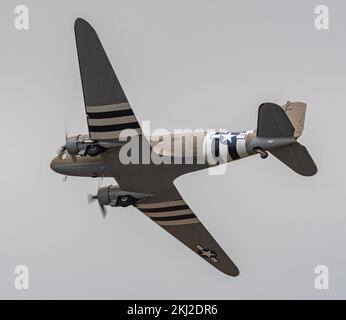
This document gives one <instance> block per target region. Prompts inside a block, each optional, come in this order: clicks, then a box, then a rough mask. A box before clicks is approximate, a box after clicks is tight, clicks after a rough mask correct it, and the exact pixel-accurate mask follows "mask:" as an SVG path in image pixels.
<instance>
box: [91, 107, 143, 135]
mask: <svg viewBox="0 0 346 320" xmlns="http://www.w3.org/2000/svg"><path fill="white" fill-rule="evenodd" d="M86 112H87V115H88V116H87V119H88V126H89V132H90V138H91V139H94V140H107V139H118V138H119V135H120V132H121V131H122V130H125V129H134V130H136V131H137V133H138V134H141V133H142V131H141V128H140V126H139V123H138V121H137V119H136V117H135V115H134V113H133V111H132V109H131V106H130V104H129V103H128V102H123V103H117V104H110V105H103V106H87V107H86Z"/></svg>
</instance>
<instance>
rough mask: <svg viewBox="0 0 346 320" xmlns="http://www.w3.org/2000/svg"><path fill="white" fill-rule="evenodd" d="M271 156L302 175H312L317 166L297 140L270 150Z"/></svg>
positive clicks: (315, 171)
mask: <svg viewBox="0 0 346 320" xmlns="http://www.w3.org/2000/svg"><path fill="white" fill-rule="evenodd" d="M270 153H271V154H273V156H275V157H276V158H278V159H279V160H280V161H282V162H283V163H284V164H285V165H287V166H288V167H290V168H291V169H292V170H293V171H295V172H297V173H299V174H301V175H303V176H313V175H314V174H316V173H317V167H316V164H315V162H314V160H312V158H311V156H310V154H309V152H308V151H307V150H306V148H305V147H304V146H302V145H301V144H300V143H298V142H294V143H292V144H290V145H288V146H284V147H281V148H277V149H274V150H271V151H270Z"/></svg>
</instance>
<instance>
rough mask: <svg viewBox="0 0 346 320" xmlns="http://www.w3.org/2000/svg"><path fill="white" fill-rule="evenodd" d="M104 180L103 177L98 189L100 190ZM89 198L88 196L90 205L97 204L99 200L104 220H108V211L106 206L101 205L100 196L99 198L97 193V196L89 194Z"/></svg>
mask: <svg viewBox="0 0 346 320" xmlns="http://www.w3.org/2000/svg"><path fill="white" fill-rule="evenodd" d="M102 180H103V177H102V178H101V180H99V182H98V189H100V184H101V182H102ZM87 196H88V203H89V204H91V203H93V202H95V200H97V202H98V204H99V208H100V210H101V213H102V216H103V218H106V215H107V210H106V208H105V207H104V205H103V204H102V203H100V201H99V198H98V196H97V193H96V194H90V193H88V195H87Z"/></svg>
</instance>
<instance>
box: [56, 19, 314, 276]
mask: <svg viewBox="0 0 346 320" xmlns="http://www.w3.org/2000/svg"><path fill="white" fill-rule="evenodd" d="M75 36H76V43H77V51H78V59H79V67H80V74H81V80H82V86H83V94H84V102H85V109H86V114H87V123H88V129H89V134H84V135H78V136H74V137H66V143H65V144H64V146H62V147H61V149H60V151H59V154H58V156H57V157H55V158H54V159H53V160H52V162H51V168H52V169H53V170H54V171H56V172H58V173H60V174H63V175H71V176H83V177H113V178H114V179H115V180H116V182H117V185H110V186H105V187H101V188H99V190H98V191H97V194H96V195H94V196H91V197H90V200H94V199H95V200H97V201H98V203H99V205H100V207H101V209H102V212H103V213H104V214H105V206H111V207H117V206H122V207H126V206H129V205H132V206H134V207H136V208H137V209H138V210H140V211H141V212H143V213H144V214H145V215H146V216H147V217H149V218H150V219H151V220H153V221H154V222H156V223H157V224H158V225H160V226H161V227H162V228H163V229H165V230H166V231H167V232H169V233H170V234H171V235H173V236H174V237H175V238H177V239H178V240H180V241H181V242H182V243H184V244H185V245H186V246H188V247H189V248H190V249H191V250H193V251H194V252H196V253H197V254H198V255H200V256H201V257H202V258H204V259H205V260H206V261H207V262H209V263H210V264H211V265H213V266H214V267H215V268H217V269H219V270H220V271H222V272H224V273H225V274H227V275H230V276H234V277H235V276H237V275H238V274H239V270H238V268H237V267H236V265H235V264H234V263H233V262H232V260H231V259H230V258H229V257H228V256H227V254H226V253H225V252H224V251H223V249H222V248H221V247H220V246H219V245H218V243H217V242H216V241H215V240H214V238H213V237H212V236H211V235H210V233H209V232H208V231H207V229H206V228H205V227H204V226H203V224H202V223H201V221H200V220H199V219H198V218H197V216H196V215H195V214H194V212H193V211H192V210H191V208H190V207H189V205H188V204H187V203H186V202H185V201H184V199H183V197H182V196H181V195H180V193H179V191H178V190H177V189H176V188H175V186H174V184H173V181H174V180H175V179H176V178H177V177H179V176H180V175H183V174H185V173H188V172H192V171H196V170H200V169H205V168H208V167H211V166H216V165H218V164H221V163H225V162H229V161H233V160H237V159H240V158H244V157H247V156H251V155H255V154H259V155H260V156H261V157H262V158H266V157H267V156H268V152H270V153H271V154H272V155H274V156H275V157H276V158H278V159H279V160H281V161H282V162H283V163H284V164H286V165H287V166H288V167H290V168H291V169H292V170H294V171H295V172H297V173H299V174H301V175H304V176H312V175H314V174H315V173H316V172H317V168H316V165H315V163H314V162H313V160H312V158H311V157H310V155H309V153H308V151H307V150H306V148H305V147H304V146H302V145H301V144H299V143H298V142H297V139H298V138H299V137H300V135H301V134H302V132H303V127H304V119H305V111H306V104H304V103H301V102H293V103H292V102H288V103H287V104H286V105H284V106H283V107H280V106H278V105H276V104H273V103H264V104H262V105H261V106H260V107H259V112H258V125H257V129H256V130H250V131H244V132H230V131H228V132H224V131H222V132H221V130H219V131H202V132H200V131H199V132H197V133H185V134H184V133H183V134H180V135H178V134H176V135H170V136H169V139H168V140H167V139H166V142H164V141H162V140H160V139H155V137H153V136H151V137H145V135H144V134H142V131H141V127H140V125H139V123H138V121H137V119H136V116H135V115H134V112H133V110H132V108H131V106H130V104H129V102H128V100H127V98H126V96H125V93H124V91H123V89H122V87H121V85H120V83H119V80H118V79H117V77H116V75H115V73H114V71H113V68H112V66H111V64H110V62H109V60H108V58H107V55H106V53H105V51H104V49H103V47H102V44H101V42H100V40H99V38H98V36H97V34H96V32H95V30H94V29H93V28H92V27H91V26H90V24H89V23H88V22H86V21H85V20H83V19H80V18H78V19H77V20H76V22H75ZM124 129H132V132H133V131H134V132H135V133H136V134H137V135H138V136H139V137H141V138H140V139H139V141H140V142H139V149H140V150H144V149H145V148H148V149H149V150H150V151H151V152H153V154H156V155H158V156H161V157H163V158H165V159H173V158H179V157H180V160H183V161H176V162H175V161H171V162H168V163H167V162H163V163H160V164H157V162H156V161H154V160H153V159H152V158H151V157H150V159H149V161H148V162H147V163H145V164H144V161H143V160H144V159H143V155H142V153H141V152H139V159H138V160H139V161H138V162H137V163H131V162H130V163H124V162H123V161H122V159H121V157H120V153H121V148H122V147H123V146H124V145H125V144H126V143H127V142H128V140H126V141H124V140H123V139H121V132H122V131H123V130H124ZM182 138H183V139H185V140H184V141H185V142H184V144H185V147H188V146H190V148H186V149H190V152H187V151H184V152H183V153H179V154H177V152H176V151H175V149H174V148H172V144H174V143H173V142H174V141H176V140H177V139H182ZM167 141H168V142H169V143H167ZM188 141H190V142H188ZM200 150H203V156H204V157H206V158H207V161H204V162H198V161H196V159H197V158H198V157H199V156H200V153H199V151H200ZM209 156H210V157H209ZM208 159H209V160H208ZM220 159H224V161H220ZM187 160H189V161H187ZM190 160H192V161H190Z"/></svg>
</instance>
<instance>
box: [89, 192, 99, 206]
mask: <svg viewBox="0 0 346 320" xmlns="http://www.w3.org/2000/svg"><path fill="white" fill-rule="evenodd" d="M95 200H97V195H95V194H90V193H88V203H89V204H90V203H92V202H94V201H95Z"/></svg>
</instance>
